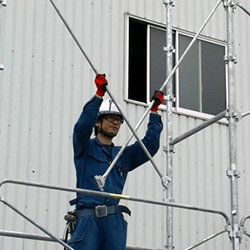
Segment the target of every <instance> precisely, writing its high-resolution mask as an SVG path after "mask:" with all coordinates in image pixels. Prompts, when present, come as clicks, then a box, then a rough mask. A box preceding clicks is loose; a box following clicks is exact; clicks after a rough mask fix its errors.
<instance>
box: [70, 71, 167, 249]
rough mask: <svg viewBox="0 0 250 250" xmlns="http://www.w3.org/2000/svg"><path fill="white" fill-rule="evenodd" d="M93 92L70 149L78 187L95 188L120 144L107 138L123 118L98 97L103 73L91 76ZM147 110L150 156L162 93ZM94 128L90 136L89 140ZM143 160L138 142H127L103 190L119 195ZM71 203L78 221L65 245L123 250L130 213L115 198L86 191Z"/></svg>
mask: <svg viewBox="0 0 250 250" xmlns="http://www.w3.org/2000/svg"><path fill="white" fill-rule="evenodd" d="M95 84H96V88H97V90H96V94H95V95H94V96H93V97H92V98H91V100H90V101H88V102H87V103H86V105H85V106H84V108H83V111H82V113H81V115H80V117H79V119H78V121H77V122H76V124H75V126H74V131H73V148H74V163H75V169H76V177H77V183H76V186H77V188H81V189H90V190H95V191H100V190H99V189H98V185H97V183H96V180H95V178H94V177H95V176H96V175H103V174H104V173H105V172H106V170H107V169H108V167H109V165H110V164H111V162H112V160H113V159H114V158H115V156H116V155H117V153H118V151H119V150H120V148H121V147H117V146H115V145H114V144H113V142H112V140H113V138H114V137H115V136H116V135H117V133H118V132H119V129H120V127H121V125H122V123H123V121H124V117H123V115H122V114H121V113H120V112H119V110H118V109H117V107H116V105H115V104H114V103H113V102H112V100H105V101H103V97H104V95H105V92H106V85H107V80H106V78H105V75H101V74H97V75H96V77H95ZM152 98H153V99H154V104H153V106H152V108H151V114H150V118H149V123H148V128H147V131H146V135H145V137H144V138H143V139H142V142H143V143H144V145H145V147H146V148H147V150H148V151H149V153H150V154H151V155H152V156H153V155H155V154H156V153H157V151H158V149H159V139H160V134H161V131H162V128H163V125H162V122H161V116H160V115H158V114H157V110H158V106H159V105H160V104H161V103H162V102H163V93H162V92H161V91H156V92H155V94H154V96H153V97H152ZM93 128H94V133H95V137H94V138H91V134H92V131H93ZM147 161H148V157H147V156H146V154H145V152H144V151H143V149H142V148H141V146H140V144H139V143H138V142H135V143H134V144H131V145H128V146H127V147H126V148H125V150H124V152H123V153H122V155H121V156H120V157H119V159H118V161H117V162H116V164H115V166H114V168H113V169H112V170H111V172H110V173H109V175H108V177H107V179H106V182H105V186H104V192H109V193H115V194H121V193H122V190H123V187H124V184H125V180H126V178H127V174H128V172H129V171H132V170H134V169H135V168H137V167H138V166H140V165H142V164H143V163H145V162H147ZM70 203H71V205H76V217H77V222H76V224H75V229H74V231H73V234H72V236H71V239H70V240H69V242H68V244H69V246H71V247H72V248H74V249H75V250H83V249H87V250H124V249H125V247H126V236H127V222H126V221H125V219H124V217H123V213H127V214H130V210H129V209H128V208H127V207H126V206H121V205H118V203H119V199H111V198H107V197H103V196H94V195H89V194H80V193H78V194H77V197H76V199H74V200H72V201H71V202H70Z"/></svg>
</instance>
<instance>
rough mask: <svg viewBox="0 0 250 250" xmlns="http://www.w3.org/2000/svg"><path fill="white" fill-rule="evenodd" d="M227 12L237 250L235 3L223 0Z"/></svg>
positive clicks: (235, 240) (236, 240) (235, 242)
mask: <svg viewBox="0 0 250 250" xmlns="http://www.w3.org/2000/svg"><path fill="white" fill-rule="evenodd" d="M224 7H225V9H226V14H227V55H226V66H227V72H228V97H229V105H228V113H229V118H228V120H229V158H230V167H229V170H230V171H229V174H228V177H229V178H230V189H231V220H232V232H233V234H232V237H231V239H232V247H233V249H234V250H239V248H240V246H239V244H240V238H239V237H237V234H238V233H239V218H238V178H239V175H238V170H237V153H236V141H237V140H236V119H235V118H236V117H237V115H236V91H235V63H236V60H235V55H234V52H235V50H234V18H233V14H234V9H235V4H234V3H233V1H231V0H227V1H224Z"/></svg>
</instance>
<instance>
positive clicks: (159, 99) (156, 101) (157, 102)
mask: <svg viewBox="0 0 250 250" xmlns="http://www.w3.org/2000/svg"><path fill="white" fill-rule="evenodd" d="M163 95H164V93H163V92H161V91H158V90H156V91H155V93H154V95H153V96H152V98H151V101H152V100H154V104H153V106H152V108H151V111H154V112H157V110H158V107H159V105H160V104H161V103H162V102H163Z"/></svg>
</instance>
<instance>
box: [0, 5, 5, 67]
mask: <svg viewBox="0 0 250 250" xmlns="http://www.w3.org/2000/svg"><path fill="white" fill-rule="evenodd" d="M2 6H3V0H0V45H1V41H2ZM3 69H4V65H3V64H0V70H3Z"/></svg>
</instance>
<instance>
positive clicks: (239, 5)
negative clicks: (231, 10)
mask: <svg viewBox="0 0 250 250" xmlns="http://www.w3.org/2000/svg"><path fill="white" fill-rule="evenodd" d="M236 5H237V6H238V7H240V8H241V9H242V10H243V11H244V12H245V13H246V14H247V15H248V16H250V12H249V11H248V10H247V9H245V8H244V7H243V6H242V5H241V4H240V3H236Z"/></svg>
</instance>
